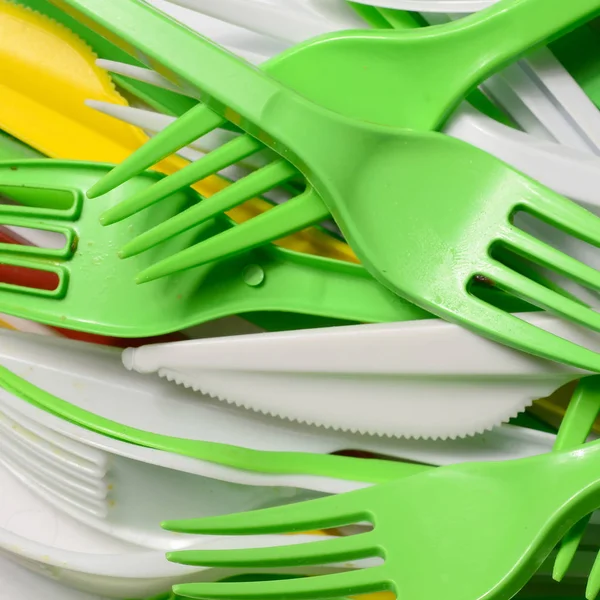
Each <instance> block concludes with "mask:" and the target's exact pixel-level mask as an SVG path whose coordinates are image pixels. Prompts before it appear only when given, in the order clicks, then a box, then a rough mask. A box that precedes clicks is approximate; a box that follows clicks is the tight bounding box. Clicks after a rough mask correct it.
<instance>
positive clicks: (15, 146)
mask: <svg viewBox="0 0 600 600" xmlns="http://www.w3.org/2000/svg"><path fill="white" fill-rule="evenodd" d="M25 158H43V154H40V153H39V152H38V151H37V150H34V149H33V148H31V147H30V146H27V145H26V144H23V143H22V142H20V141H19V140H17V139H15V138H14V137H12V136H10V135H8V134H7V133H5V132H4V131H0V161H3V160H18V159H25Z"/></svg>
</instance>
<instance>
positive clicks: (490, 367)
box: [123, 314, 597, 458]
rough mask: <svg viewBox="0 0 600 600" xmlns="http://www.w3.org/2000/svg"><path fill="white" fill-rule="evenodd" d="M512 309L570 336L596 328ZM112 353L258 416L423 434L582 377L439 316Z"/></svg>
mask: <svg viewBox="0 0 600 600" xmlns="http://www.w3.org/2000/svg"><path fill="white" fill-rule="evenodd" d="M522 316H523V318H525V319H526V320H527V321H529V322H530V323H532V324H534V325H536V326H538V327H541V328H543V329H545V330H548V331H551V332H552V333H555V334H557V335H560V336H563V337H566V338H567V339H572V340H574V341H577V342H578V343H589V342H588V341H587V340H589V339H591V338H592V337H593V336H595V335H596V334H593V333H592V334H589V335H588V336H585V337H584V336H581V333H582V332H581V331H577V330H576V329H574V328H569V326H568V325H566V324H565V323H563V322H561V321H559V320H557V319H555V318H554V317H551V316H549V315H541V314H531V315H528V316H525V315H522ZM574 334H575V335H578V336H579V337H577V338H575V337H573V336H574ZM594 347H597V343H596V346H594ZM123 362H124V364H125V366H126V367H127V368H129V369H135V370H136V371H138V372H140V373H158V374H159V375H161V376H162V377H165V378H167V379H168V380H171V381H175V382H176V383H179V384H183V385H185V386H186V387H191V388H192V389H194V390H199V391H201V392H203V393H205V394H210V395H211V396H213V397H215V398H219V399H222V400H225V401H227V402H229V403H231V404H234V405H238V406H243V407H245V408H249V409H252V410H255V411H260V412H262V413H265V414H267V415H275V416H279V417H282V418H286V419H293V420H297V421H301V422H308V423H314V424H317V425H325V426H327V427H334V428H341V429H350V430H357V431H360V432H363V433H371V434H386V435H390V436H405V437H409V436H413V437H432V438H447V437H455V436H459V435H465V434H473V433H478V432H481V431H484V430H486V429H489V428H491V427H493V426H496V425H498V424H499V423H501V422H503V421H506V420H508V419H509V418H510V417H513V416H515V415H516V414H517V413H518V412H520V411H522V410H524V409H525V408H526V407H527V406H528V405H529V404H530V403H531V402H532V401H533V400H534V399H536V398H543V397H546V396H548V395H549V394H550V393H552V392H553V391H554V390H556V389H558V388H559V387H561V386H562V385H564V384H566V383H568V382H569V381H573V380H575V379H577V378H579V377H580V376H581V374H582V373H581V371H578V370H576V369H573V368H572V367H566V366H561V365H557V364H556V363H552V362H548V361H544V360H541V359H534V358H532V357H531V356H529V355H526V354H522V353H520V352H517V351H515V350H512V349H509V348H506V347H503V346H500V345H498V344H495V343H493V342H490V341H489V340H486V339H484V338H480V337H478V336H474V335H472V334H471V333H470V332H468V331H466V330H464V329H462V328H460V327H456V326H455V325H451V324H450V323H446V322H444V321H439V320H429V321H422V322H409V323H390V324H377V325H355V326H349V327H335V328H326V329H318V330H307V331H294V332H285V333H261V334H256V335H244V336H236V337H223V338H211V339H205V340H190V341H185V342H176V343H173V344H153V345H148V346H143V347H141V348H138V349H133V348H132V349H128V350H125V351H124V353H123ZM366 398H368V401H366V400H365V399H366ZM324 435H325V433H324ZM413 458H414V457H413Z"/></svg>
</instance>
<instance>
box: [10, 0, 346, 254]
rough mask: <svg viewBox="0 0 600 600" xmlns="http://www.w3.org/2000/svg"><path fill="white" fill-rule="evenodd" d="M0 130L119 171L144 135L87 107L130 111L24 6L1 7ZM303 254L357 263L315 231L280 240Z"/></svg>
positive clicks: (219, 182) (84, 50) (249, 211)
mask: <svg viewBox="0 0 600 600" xmlns="http://www.w3.org/2000/svg"><path fill="white" fill-rule="evenodd" d="M0 30H1V31H2V35H1V36H0V65H1V66H0V73H1V77H0V129H3V130H4V131H6V132H8V133H10V134H11V135H13V136H14V137H16V138H18V139H20V140H21V141H23V142H25V143H27V144H29V145H30V146H31V147H33V148H35V149H36V150H38V151H40V152H42V153H43V154H45V155H46V156H49V157H52V158H62V159H75V160H90V161H97V162H108V163H120V162H122V161H123V160H124V159H125V158H126V157H127V156H129V155H130V154H131V153H132V152H134V151H135V150H137V149H138V148H139V147H140V146H142V145H143V144H144V142H146V141H147V139H148V138H147V136H146V135H145V133H144V132H143V131H142V130H141V129H139V128H137V127H133V126H131V125H127V124H125V123H122V122H120V121H117V120H115V119H112V118H110V117H107V116H105V115H102V114H100V113H98V112H97V111H95V110H93V109H91V108H89V107H87V106H86V105H85V103H84V102H85V100H87V99H91V100H100V101H104V102H112V103H117V104H122V105H126V104H127V101H126V100H125V99H124V98H123V97H122V96H121V95H120V94H119V93H118V92H117V90H116V89H115V86H114V83H113V81H112V80H111V78H110V76H109V75H108V73H106V72H105V71H103V70H102V69H100V68H99V67H97V66H96V64H95V60H96V58H97V57H96V55H95V54H94V52H93V51H92V50H91V48H89V46H87V44H86V43H85V42H83V40H81V39H80V38H79V37H78V36H77V35H75V34H74V33H73V32H72V31H70V30H69V29H67V28H66V27H64V26H63V25H61V24H59V23H57V22H56V21H53V20H52V19H49V18H48V17H46V16H45V15H42V14H40V13H37V12H35V11H33V10H31V9H28V8H26V7H24V6H21V5H18V4H14V3H12V2H10V1H8V0H0ZM187 164H188V162H187V161H186V160H184V159H182V158H179V157H177V156H171V157H169V158H167V159H165V160H163V161H162V162H161V163H159V164H158V165H156V167H155V169H157V170H158V171H160V172H161V173H165V174H167V175H170V174H172V173H174V172H176V171H178V170H179V169H181V168H183V167H185V166H186V165H187ZM228 185H229V183H228V182H227V181H226V180H224V179H222V178H220V177H218V176H212V177H208V178H207V179H204V180H203V181H201V182H198V183H196V184H195V185H194V186H193V187H194V189H196V191H198V192H199V193H200V194H201V195H203V196H205V197H209V196H211V195H213V194H215V193H217V192H219V191H221V190H222V189H224V188H225V187H227V186H228ZM269 208H271V205H270V204H269V203H268V202H266V201H264V200H262V199H260V198H255V199H253V200H251V201H250V202H248V203H246V204H244V205H243V206H241V207H238V208H236V209H235V210H233V211H231V212H230V213H228V214H229V216H231V218H233V219H234V220H235V221H237V222H243V221H246V220H247V219H250V218H252V217H254V216H256V215H257V214H260V213H262V212H264V211H265V210H268V209H269ZM277 243H278V245H281V246H284V247H286V248H289V249H291V250H296V251H298V252H304V253H310V254H318V255H321V256H327V257H330V258H336V259H340V260H347V261H350V262H358V261H357V259H356V257H355V255H354V253H353V252H352V250H351V249H350V247H349V246H348V245H347V244H345V243H343V242H341V241H339V240H337V239H335V238H333V237H331V236H329V235H327V234H326V233H324V232H322V231H320V230H319V229H316V228H310V229H306V230H304V231H302V232H300V233H298V234H294V235H292V236H288V237H286V238H284V239H282V240H279V241H278V242H277Z"/></svg>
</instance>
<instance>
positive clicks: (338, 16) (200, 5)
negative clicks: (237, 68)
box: [170, 0, 366, 43]
mask: <svg viewBox="0 0 600 600" xmlns="http://www.w3.org/2000/svg"><path fill="white" fill-rule="evenodd" d="M170 1H171V2H173V4H178V5H180V6H184V7H186V8H191V9H192V10H195V11H197V12H201V13H203V14H206V15H209V16H211V17H215V18H217V19H220V20H222V21H226V22H228V23H232V24H234V25H239V26H240V27H244V28H246V29H250V30H252V31H256V32H257V33H262V34H265V35H269V36H271V37H275V38H278V39H281V40H283V41H285V42H296V43H297V42H302V41H304V40H306V39H308V38H311V37H315V36H317V35H320V34H323V33H328V32H330V31H334V30H336V29H342V28H346V29H362V28H365V27H366V23H365V22H364V21H363V20H362V19H360V18H359V16H358V15H357V14H356V13H355V12H354V11H353V10H352V9H351V8H350V7H349V6H347V5H346V4H345V3H344V2H343V1H340V0H334V1H331V0H288V1H287V2H285V3H284V2H273V1H272V0H268V1H267V2H265V1H264V0H258V1H256V0H249V1H248V0H241V1H240V0H227V1H222V2H211V1H210V0H170Z"/></svg>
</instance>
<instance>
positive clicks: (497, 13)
mask: <svg viewBox="0 0 600 600" xmlns="http://www.w3.org/2000/svg"><path fill="white" fill-rule="evenodd" d="M597 15H600V0H500V2H497V3H496V4H494V5H492V6H490V7H489V8H487V9H484V10H482V11H480V12H478V13H474V14H473V15H470V16H468V17H465V18H463V19H461V20H459V21H455V22H453V23H452V24H448V25H444V27H447V28H448V31H449V32H450V31H451V30H452V29H454V28H455V31H456V33H457V34H458V36H459V38H460V40H461V41H460V43H459V42H458V40H457V39H455V40H454V44H455V45H453V49H454V48H459V51H460V52H464V53H465V54H467V56H464V59H465V62H466V63H467V64H469V65H471V66H472V68H473V69H472V72H471V75H472V80H471V86H475V85H477V84H479V83H480V82H481V81H482V80H483V79H486V78H487V76H488V74H489V73H490V72H496V71H498V70H500V69H502V68H503V67H504V66H506V65H507V64H508V63H511V62H513V61H514V60H515V59H516V58H518V57H520V56H522V55H523V54H525V53H526V52H528V51H530V50H533V49H534V48H536V47H539V46H542V45H545V44H548V43H549V42H551V41H552V40H554V39H555V38H557V37H559V36H560V35H562V34H564V33H567V32H568V31H571V30H573V29H575V28H577V27H578V26H579V25H581V24H582V23H584V22H585V21H588V20H590V19H592V18H593V17H595V16H597ZM451 37H454V36H452V35H451ZM448 59H449V60H451V61H452V63H453V65H454V69H456V54H455V52H452V53H449V54H448ZM461 72H463V71H462V69H461Z"/></svg>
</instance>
